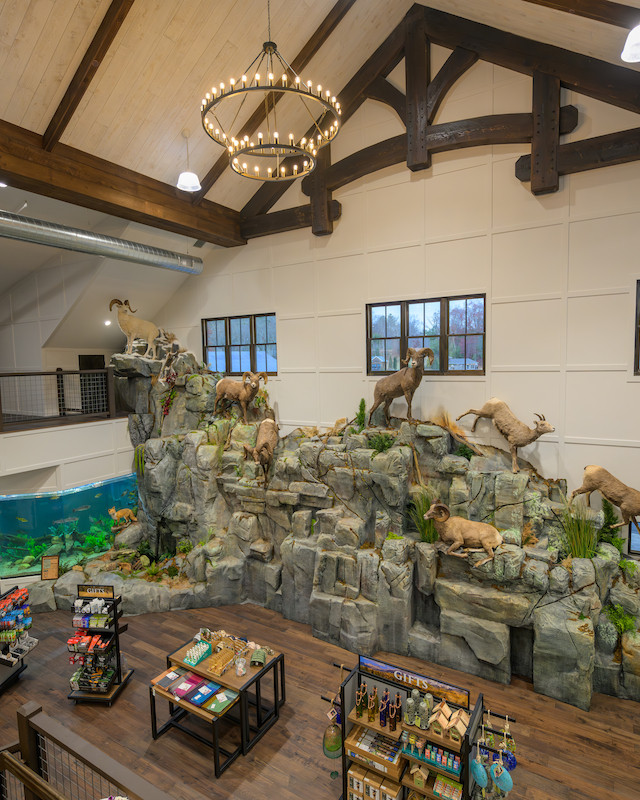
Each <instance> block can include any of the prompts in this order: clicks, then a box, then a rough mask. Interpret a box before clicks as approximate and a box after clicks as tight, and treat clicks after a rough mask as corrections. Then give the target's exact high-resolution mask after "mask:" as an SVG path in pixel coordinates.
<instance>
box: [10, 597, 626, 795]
mask: <svg viewBox="0 0 640 800" xmlns="http://www.w3.org/2000/svg"><path fill="white" fill-rule="evenodd" d="M127 621H128V623H129V631H128V632H127V633H125V634H124V635H123V637H122V649H123V652H124V653H125V654H126V656H127V659H128V662H129V666H131V667H133V668H134V669H135V674H134V676H133V678H132V680H131V682H130V684H129V686H127V687H126V689H125V690H124V692H123V694H122V695H121V696H120V698H119V699H118V700H117V702H116V704H115V705H114V706H113V707H112V708H108V707H103V706H98V705H78V706H76V705H74V704H73V703H72V702H71V701H70V700H68V699H67V694H68V691H69V683H68V679H69V676H70V674H71V673H72V671H73V669H72V668H71V667H70V665H69V663H68V655H67V650H66V640H67V638H68V636H69V633H70V630H71V625H70V623H71V617H70V614H69V613H68V612H63V611H57V612H55V613H52V614H40V615H37V616H36V617H35V618H34V629H33V633H34V635H35V636H36V637H38V638H39V639H40V645H39V647H38V648H37V649H36V650H34V652H33V653H32V654H31V655H30V656H29V657H28V663H29V667H28V669H27V670H26V671H25V672H24V674H23V675H22V676H21V678H20V679H19V680H18V682H17V683H16V684H15V685H14V686H13V687H11V688H9V689H8V691H7V692H5V693H4V694H3V695H0V745H3V744H7V743H8V742H10V741H13V740H15V739H17V729H16V711H17V709H18V708H19V706H20V705H21V704H22V703H25V702H26V701H28V700H35V701H36V702H38V703H39V704H41V705H42V707H43V709H44V711H46V712H47V713H48V714H49V715H51V716H53V717H55V718H57V719H58V720H59V721H60V722H62V723H64V724H65V725H66V726H67V727H68V728H69V729H71V730H73V731H75V732H76V733H77V734H80V735H82V736H85V737H86V738H89V739H90V740H91V741H92V742H93V743H94V744H95V745H96V746H97V747H99V748H100V749H101V750H103V751H104V752H107V753H109V754H110V755H111V756H113V757H114V758H116V759H118V760H119V761H120V762H122V763H123V764H126V765H127V766H128V767H129V768H131V769H133V770H134V771H135V772H137V773H139V774H140V775H142V776H144V777H145V778H146V779H147V780H148V781H150V782H151V783H152V784H154V785H156V786H158V787H160V788H162V789H163V790H164V791H165V792H168V793H169V794H172V795H173V796H174V797H175V798H176V800H196V799H197V800H201V798H202V797H203V796H208V797H214V798H218V797H220V798H226V797H233V798H234V800H256V798H266V799H267V800H316V799H317V800H320V799H321V798H322V800H330V799H333V798H335V800H337V799H338V798H339V796H340V793H341V782H340V781H339V780H331V778H330V772H331V770H332V769H333V767H334V765H335V764H336V763H338V764H339V762H332V761H329V760H328V759H326V758H325V757H324V755H323V753H322V734H323V732H324V729H325V728H326V726H327V724H328V720H327V717H326V716H325V712H326V711H327V710H328V704H327V703H326V702H324V701H323V700H322V699H321V697H320V695H321V694H331V693H333V692H335V691H336V689H337V687H338V684H339V676H340V671H339V670H338V669H336V668H335V667H333V666H332V663H333V662H334V661H339V662H343V663H345V664H347V665H353V664H354V663H355V661H356V658H355V656H354V655H353V654H352V653H349V652H347V651H346V650H342V649H340V648H339V647H334V646H333V645H328V644H325V643H323V642H321V641H319V640H317V639H314V638H313V637H312V636H311V631H310V629H309V627H308V626H306V625H300V624H298V623H296V622H289V621H288V620H285V619H283V618H282V617H281V616H280V615H278V614H276V613H274V612H272V611H268V610H265V609H263V608H260V607H258V606H253V605H240V606H228V607H226V608H220V609H198V610H193V611H174V612H166V613H158V614H147V615H145V616H140V617H130V618H129V619H128V620H127ZM200 626H207V627H209V628H212V629H213V628H220V627H223V628H225V629H226V630H228V631H231V632H237V633H238V634H240V635H243V634H244V635H247V636H248V637H250V638H251V639H254V640H256V641H258V642H261V643H267V644H270V645H271V646H273V647H274V649H276V650H280V651H282V652H284V654H285V662H286V676H287V704H286V705H285V706H284V708H283V709H282V712H281V716H280V720H279V722H278V723H277V724H276V725H275V726H274V727H273V728H272V729H271V730H270V731H269V732H268V733H267V734H266V735H265V736H264V738H263V739H262V740H261V741H260V742H259V743H258V744H257V745H256V746H255V747H254V748H253V750H251V752H250V753H249V755H248V756H246V757H244V758H243V757H240V758H239V759H238V760H237V761H236V762H235V763H234V764H233V765H232V766H231V767H230V769H229V770H227V772H225V773H224V774H223V775H222V777H221V778H220V779H219V780H216V779H215V777H214V775H213V769H212V764H211V751H210V749H209V748H207V747H205V746H204V745H201V744H200V743H199V742H197V741H195V740H194V739H192V738H190V737H188V736H186V735H185V734H183V733H182V732H180V731H176V730H172V731H169V732H168V733H167V734H165V735H164V736H163V737H161V738H160V739H159V740H158V741H156V742H154V741H153V739H152V738H151V731H150V722H149V696H148V685H149V680H150V679H151V678H152V677H154V676H155V675H157V674H159V673H160V672H161V671H162V670H163V669H164V666H165V655H166V654H167V653H168V652H171V651H172V650H175V649H176V648H177V647H178V646H179V645H180V644H182V643H184V642H185V641H187V640H188V639H189V638H191V637H192V636H193V634H194V633H196V632H197V630H198V628H199V627H200ZM379 656H380V657H381V658H383V659H384V660H387V661H390V662H392V663H398V664H400V665H404V666H406V667H408V668H411V669H413V670H415V671H416V672H421V673H423V674H427V675H431V676H434V677H439V678H442V679H444V680H447V681H450V682H451V683H454V684H457V685H459V686H466V687H469V688H470V689H471V692H472V698H471V699H472V702H473V701H474V699H475V697H476V696H477V694H478V692H480V691H481V692H483V693H484V695H485V698H486V702H487V703H488V705H489V708H493V709H494V710H495V711H498V712H500V713H506V714H509V715H511V714H512V715H513V716H514V717H516V718H517V720H518V722H517V725H515V726H513V732H514V733H515V736H516V740H517V745H518V753H517V758H518V761H519V766H518V768H517V769H516V770H515V772H514V773H513V778H514V783H515V788H514V790H513V792H512V794H511V795H510V800H583V799H586V800H640V704H638V703H634V702H631V701H625V700H617V699H615V698H611V697H606V696H604V695H598V694H596V695H594V698H593V704H592V708H591V711H590V712H589V713H586V712H583V711H580V710H579V709H576V708H573V707H572V706H568V705H564V704H563V703H558V702H556V701H554V700H551V699H549V698H548V697H543V696H542V695H539V694H535V693H534V692H533V687H532V686H531V684H529V683H528V682H526V681H524V680H520V679H516V680H514V682H513V684H512V685H511V686H503V685H502V684H498V683H492V682H491V681H484V680H481V679H479V678H474V677H472V676H470V675H466V674H465V673H461V672H456V671H455V670H450V669H445V668H444V667H440V666H437V665H432V664H426V663H424V662H421V661H418V660H417V659H412V658H403V657H401V656H396V655H391V654H388V653H380V654H379ZM164 705H165V704H164V703H163V704H159V708H161V709H162V712H163V713H164V711H165V708H164ZM163 719H164V717H163Z"/></svg>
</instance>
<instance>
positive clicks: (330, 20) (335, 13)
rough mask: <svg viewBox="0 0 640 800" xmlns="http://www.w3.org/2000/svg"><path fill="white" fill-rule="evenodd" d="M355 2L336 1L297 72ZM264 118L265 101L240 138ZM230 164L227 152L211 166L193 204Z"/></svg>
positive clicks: (276, 99) (295, 65) (297, 59)
mask: <svg viewBox="0 0 640 800" xmlns="http://www.w3.org/2000/svg"><path fill="white" fill-rule="evenodd" d="M355 2H356V0H338V1H337V2H336V4H335V5H334V6H333V8H332V9H331V11H330V12H329V13H328V14H327V16H326V17H325V18H324V19H323V21H322V22H321V23H320V25H319V26H318V27H317V28H316V30H315V31H314V33H313V35H312V36H311V38H310V39H309V41H308V42H307V43H306V44H305V45H304V47H303V48H302V50H301V51H300V52H299V53H298V55H297V56H296V57H295V58H294V59H293V61H292V62H291V66H292V68H293V69H294V71H295V72H300V71H301V70H303V69H304V68H305V67H306V66H307V64H308V63H309V62H310V61H311V59H312V58H313V57H314V56H315V54H316V53H317V52H318V50H319V49H320V48H321V47H322V45H323V44H324V43H325V42H326V41H327V39H328V38H329V36H331V34H332V33H333V31H334V30H335V29H336V28H337V26H338V25H339V24H340V22H341V21H342V19H343V18H344V16H345V14H346V13H347V12H348V11H349V10H350V9H351V7H352V6H353V4H354V3H355ZM282 97H284V92H276V93H275V94H274V103H278V102H279V101H280V99H281V98H282ZM264 118H265V113H264V103H261V104H260V105H259V106H258V107H257V108H256V110H255V111H254V112H253V114H252V115H251V116H250V117H249V119H248V120H247V122H246V124H245V125H244V126H243V128H242V129H241V131H240V135H239V136H238V138H242V137H243V136H251V135H252V134H253V133H254V132H255V130H256V128H257V127H258V126H259V125H260V123H261V122H263V121H264ZM228 166H229V156H228V155H227V153H226V152H225V153H223V154H222V155H221V156H220V157H219V158H218V160H217V161H216V163H215V164H214V165H213V167H211V169H210V170H209V172H207V174H206V175H205V176H204V178H203V179H202V180H201V181H200V186H201V189H200V191H199V192H195V193H194V195H193V197H192V201H191V202H192V203H193V205H196V206H197V205H199V204H200V203H201V202H202V201H203V200H204V198H205V197H206V195H207V194H208V192H210V191H211V188H212V187H213V185H214V184H215V182H216V181H217V180H218V178H220V177H221V175H222V174H223V173H224V171H225V170H226V168H227V167H228Z"/></svg>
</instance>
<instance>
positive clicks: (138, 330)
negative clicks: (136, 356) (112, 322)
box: [109, 300, 160, 358]
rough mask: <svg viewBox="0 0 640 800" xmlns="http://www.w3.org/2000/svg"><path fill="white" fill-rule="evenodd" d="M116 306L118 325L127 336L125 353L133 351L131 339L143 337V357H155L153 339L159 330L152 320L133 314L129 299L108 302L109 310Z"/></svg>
mask: <svg viewBox="0 0 640 800" xmlns="http://www.w3.org/2000/svg"><path fill="white" fill-rule="evenodd" d="M114 305H117V306H118V325H119V326H120V330H121V331H122V332H123V333H124V335H125V336H126V337H127V353H128V354H129V355H131V354H132V353H133V340H134V339H144V341H145V342H146V343H147V349H146V351H145V353H144V356H143V357H144V358H156V344H155V340H156V339H157V338H158V337H159V336H160V330H159V329H158V326H157V325H154V324H153V322H147V320H146V319H138V317H134V316H133V315H134V314H135V313H136V312H135V311H133V309H132V308H131V306H130V305H129V301H128V300H125V301H124V303H123V302H122V300H112V301H111V302H110V303H109V311H111V309H112V308H113V307H114Z"/></svg>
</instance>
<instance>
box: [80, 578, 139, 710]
mask: <svg viewBox="0 0 640 800" xmlns="http://www.w3.org/2000/svg"><path fill="white" fill-rule="evenodd" d="M112 588H113V587H110V586H109V587H92V586H91V587H86V586H78V599H77V600H76V602H75V603H74V606H73V608H72V612H73V615H74V616H73V628H74V635H73V636H71V637H70V638H69V639H68V640H67V649H68V651H69V662H70V663H71V664H79V666H78V668H77V669H76V671H75V672H74V674H73V675H72V676H71V678H70V679H69V685H70V687H71V692H70V693H69V694H68V695H67V697H68V698H69V700H73V701H74V702H75V703H102V704H105V705H109V706H110V705H112V703H113V702H114V701H115V700H116V699H117V698H118V696H119V695H120V693H121V692H122V690H123V689H124V687H125V686H126V684H127V682H128V681H129V679H130V678H131V676H132V675H133V670H132V669H126V670H123V667H122V660H123V659H122V656H121V653H120V635H121V634H123V633H124V632H125V631H126V630H127V629H128V627H129V626H128V625H126V624H124V625H122V624H120V618H121V617H122V610H121V608H120V605H121V602H122V600H121V598H120V597H100V596H99V592H97V593H96V592H95V590H100V589H104V590H107V591H108V590H112ZM87 594H88V595H89V596H87ZM92 604H93V605H92ZM87 609H89V610H87Z"/></svg>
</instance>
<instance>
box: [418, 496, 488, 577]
mask: <svg viewBox="0 0 640 800" xmlns="http://www.w3.org/2000/svg"><path fill="white" fill-rule="evenodd" d="M424 518H425V519H432V520H433V524H434V525H435V528H436V531H437V533H438V537H439V538H440V539H441V540H442V541H443V542H444V543H445V544H448V545H450V547H449V549H448V550H447V554H448V555H451V556H457V557H458V558H467V557H468V555H469V554H468V553H456V552H455V551H456V550H458V548H460V547H465V548H472V549H471V552H476V553H477V552H479V551H481V550H484V551H485V553H486V554H487V557H486V558H483V559H482V561H478V563H477V564H475V565H474V566H476V567H480V566H482V564H486V563H487V561H491V559H492V558H493V557H494V553H493V548H494V547H498V545H501V544H502V536H501V535H500V534H499V533H498V531H497V530H496V529H495V528H494V527H493V525H489V524H488V523H486V522H473V521H472V520H470V519H465V518H464V517H452V516H451V512H450V511H449V507H448V506H446V505H445V504H444V503H433V504H432V506H431V508H430V509H429V510H428V511H427V513H426V514H425V515H424Z"/></svg>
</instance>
